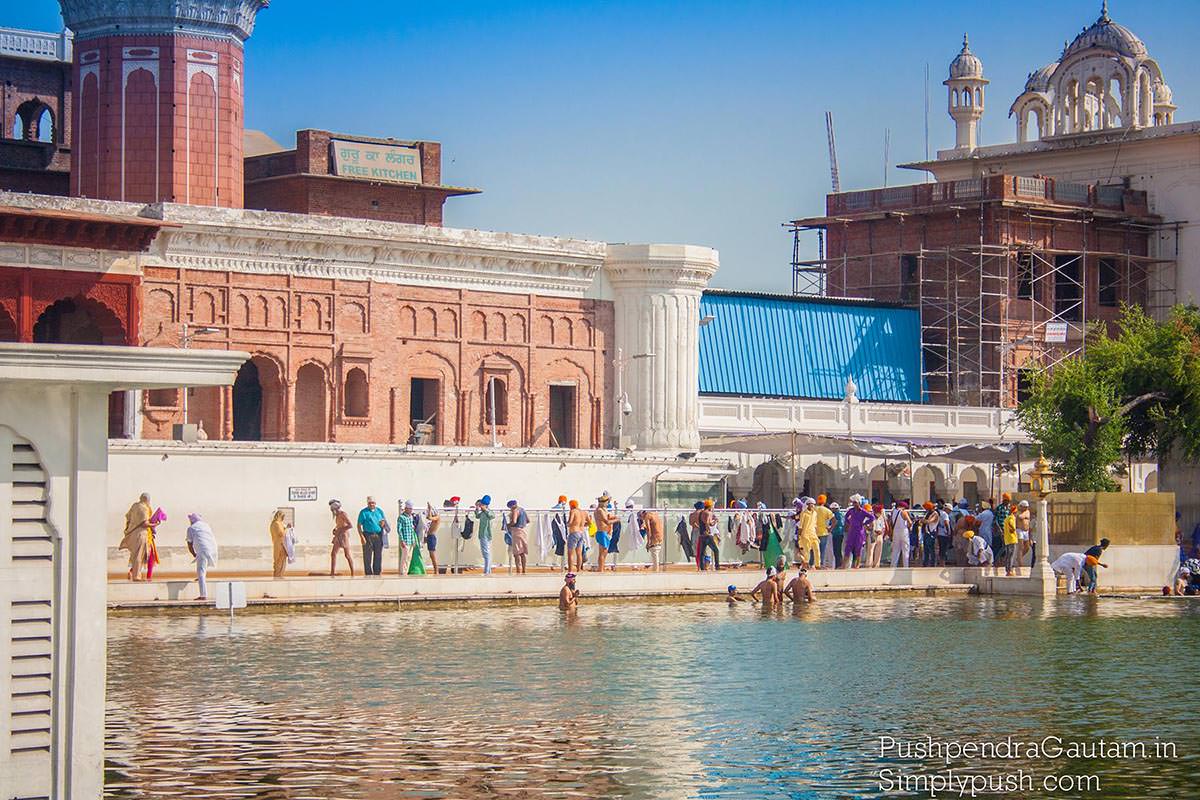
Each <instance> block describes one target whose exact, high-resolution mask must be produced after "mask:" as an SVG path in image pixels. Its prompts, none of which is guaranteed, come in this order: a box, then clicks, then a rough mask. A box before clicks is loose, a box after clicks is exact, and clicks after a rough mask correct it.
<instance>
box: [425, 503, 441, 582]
mask: <svg viewBox="0 0 1200 800" xmlns="http://www.w3.org/2000/svg"><path fill="white" fill-rule="evenodd" d="M441 524H442V517H441V515H440V514H438V513H437V511H435V510H434V508H433V504H432V503H428V502H427V503H425V546H426V547H427V548H429V560H430V561H431V562H433V574H434V575H437V574H438V563H437V545H438V541H437V532H438V528H439V527H441Z"/></svg>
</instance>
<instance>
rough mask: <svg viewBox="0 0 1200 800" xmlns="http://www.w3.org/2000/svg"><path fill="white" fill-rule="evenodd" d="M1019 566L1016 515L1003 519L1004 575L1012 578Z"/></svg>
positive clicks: (1019, 546)
mask: <svg viewBox="0 0 1200 800" xmlns="http://www.w3.org/2000/svg"><path fill="white" fill-rule="evenodd" d="M1020 564H1021V537H1020V535H1019V534H1018V533H1017V515H1016V514H1013V513H1011V511H1010V513H1009V514H1007V515H1006V516H1005V517H1004V574H1005V575H1006V576H1008V577H1012V576H1013V575H1015V574H1016V573H1017V568H1018V567H1019V566H1020Z"/></svg>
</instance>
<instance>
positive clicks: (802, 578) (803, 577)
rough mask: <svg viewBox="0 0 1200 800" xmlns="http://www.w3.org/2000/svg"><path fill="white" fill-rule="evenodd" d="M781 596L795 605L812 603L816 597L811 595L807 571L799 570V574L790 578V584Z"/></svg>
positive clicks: (802, 568)
mask: <svg viewBox="0 0 1200 800" xmlns="http://www.w3.org/2000/svg"><path fill="white" fill-rule="evenodd" d="M783 596H784V597H786V598H788V599H789V600H791V601H792V602H793V603H795V604H796V605H799V604H800V603H802V602H804V601H808V602H809V603H812V602H814V601H815V600H816V599H817V597H816V595H815V594H813V588H812V581H810V580H809V579H808V570H806V569H805V568H804V567H801V568H800V573H799V574H798V575H796V577H794V578H792V580H791V582H789V583H788V585H787V586H786V587H785V588H784V590H783Z"/></svg>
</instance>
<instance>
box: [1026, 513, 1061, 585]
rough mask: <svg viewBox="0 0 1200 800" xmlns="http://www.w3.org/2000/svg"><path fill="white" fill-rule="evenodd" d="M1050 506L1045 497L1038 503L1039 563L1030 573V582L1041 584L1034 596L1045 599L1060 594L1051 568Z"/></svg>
mask: <svg viewBox="0 0 1200 800" xmlns="http://www.w3.org/2000/svg"><path fill="white" fill-rule="evenodd" d="M1049 505H1050V504H1049V501H1047V500H1046V498H1044V497H1043V498H1042V499H1041V500H1038V501H1037V563H1036V564H1034V565H1033V568H1032V569H1031V570H1030V571H1029V580H1030V582H1031V583H1033V584H1040V592H1039V591H1035V592H1033V594H1041V595H1042V596H1043V597H1053V596H1054V595H1056V594H1058V579H1057V578H1055V577H1054V570H1053V569H1051V567H1050V512H1049Z"/></svg>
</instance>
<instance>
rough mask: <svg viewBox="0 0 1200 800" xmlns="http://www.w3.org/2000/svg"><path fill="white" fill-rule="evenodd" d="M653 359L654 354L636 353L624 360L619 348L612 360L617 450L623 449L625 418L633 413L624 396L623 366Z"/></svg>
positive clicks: (626, 397) (627, 396) (625, 395)
mask: <svg viewBox="0 0 1200 800" xmlns="http://www.w3.org/2000/svg"><path fill="white" fill-rule="evenodd" d="M642 358H654V353H638V354H636V355H632V356H629V357H628V358H626V357H625V356H624V355H623V354H622V352H621V348H619V347H618V348H617V357H616V358H614V359H613V366H614V367H616V369H617V406H618V411H617V449H618V450H619V449H621V447H623V446H624V445H623V442H622V438H623V437H624V435H625V417H628V416H629V415H630V414H632V413H633V406H632V405H631V404H630V403H629V395H627V394H625V366H626V365H627V364H629V363H630V362H631V361H633V360H634V359H642Z"/></svg>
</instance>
